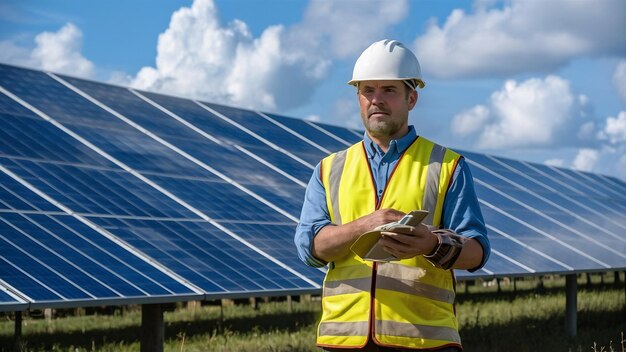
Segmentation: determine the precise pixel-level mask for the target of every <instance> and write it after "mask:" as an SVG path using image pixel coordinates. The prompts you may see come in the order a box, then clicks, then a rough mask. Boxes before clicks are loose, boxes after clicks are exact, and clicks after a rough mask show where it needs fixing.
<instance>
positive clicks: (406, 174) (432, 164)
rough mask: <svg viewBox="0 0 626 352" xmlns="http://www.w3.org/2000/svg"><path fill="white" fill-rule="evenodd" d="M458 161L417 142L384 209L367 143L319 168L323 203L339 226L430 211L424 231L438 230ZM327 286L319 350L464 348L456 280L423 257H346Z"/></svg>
mask: <svg viewBox="0 0 626 352" xmlns="http://www.w3.org/2000/svg"><path fill="white" fill-rule="evenodd" d="M460 157H461V156H460V155H459V154H457V153H455V152H453V151H451V150H449V149H447V148H444V147H441V146H439V145H437V144H434V143H433V142H431V141H429V140H427V139H425V138H422V137H419V138H417V139H416V140H415V141H414V142H413V143H412V144H411V146H410V147H409V148H408V149H407V150H406V151H405V152H404V153H403V155H402V156H401V158H400V160H399V161H398V163H397V165H396V168H395V170H394V171H393V172H392V174H391V176H390V178H389V180H388V181H387V186H386V188H385V191H384V192H383V195H382V197H381V200H380V202H379V201H378V198H377V196H376V186H375V185H374V181H373V177H372V175H371V170H370V166H369V161H368V158H367V154H366V152H365V146H364V144H363V142H360V143H357V144H355V145H353V146H351V147H350V148H348V149H346V150H343V151H341V152H338V153H334V154H332V155H330V156H328V157H326V158H325V159H324V160H322V165H321V177H322V183H323V185H324V188H325V190H326V204H327V207H328V211H329V214H330V217H331V221H332V222H333V223H334V224H337V225H340V224H345V223H348V222H351V221H353V220H356V219H358V218H360V217H362V216H365V215H368V214H370V213H372V212H374V211H375V210H376V209H384V208H393V209H396V210H399V211H402V212H405V213H408V212H409V211H411V210H415V209H425V210H429V212H430V214H429V216H428V217H427V218H426V219H425V220H424V223H425V224H429V225H431V224H434V225H440V224H441V213H442V208H443V201H444V198H445V194H446V192H447V189H448V186H449V183H450V180H451V178H452V174H453V172H454V168H455V167H456V164H457V163H458V160H459V158H460ZM328 267H329V269H328V272H327V274H326V278H325V279H324V290H323V295H322V309H323V312H322V318H321V321H320V324H319V326H318V332H317V344H318V346H323V347H338V348H342V347H343V348H358V347H362V346H365V345H366V344H367V341H368V339H369V338H372V339H373V341H374V342H375V343H376V344H377V345H381V346H389V347H403V348H434V347H443V346H460V345H461V339H460V337H459V334H458V326H457V320H456V315H455V309H454V296H455V279H454V275H453V273H452V271H451V270H443V269H438V268H436V267H435V266H433V265H432V264H431V263H430V262H428V261H427V260H426V259H424V257H423V256H416V257H413V258H409V259H403V260H400V261H394V262H390V263H372V262H369V261H363V260H362V259H361V258H359V257H358V256H357V255H355V254H354V253H352V252H351V251H350V250H347V251H346V252H345V253H344V254H343V255H342V256H341V257H340V258H339V259H337V260H335V261H334V262H331V263H329V265H328Z"/></svg>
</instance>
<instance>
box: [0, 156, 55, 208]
mask: <svg viewBox="0 0 626 352" xmlns="http://www.w3.org/2000/svg"><path fill="white" fill-rule="evenodd" d="M2 164H3V163H2V159H0V165H2ZM0 209H10V210H27V211H31V210H39V211H59V208H57V207H56V206H54V205H52V204H51V203H50V202H48V201H46V200H44V199H43V198H41V197H39V196H35V195H34V194H32V192H31V191H30V190H28V189H27V188H26V187H25V186H23V185H22V184H20V183H19V182H17V181H15V180H14V179H13V178H11V177H9V176H8V175H7V174H5V173H4V172H0Z"/></svg>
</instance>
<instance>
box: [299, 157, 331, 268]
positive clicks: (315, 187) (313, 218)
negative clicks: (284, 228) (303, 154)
mask: <svg viewBox="0 0 626 352" xmlns="http://www.w3.org/2000/svg"><path fill="white" fill-rule="evenodd" d="M330 223H331V222H330V215H329V214H328V209H327V207H326V191H325V189H324V185H323V184H322V181H321V179H320V164H317V166H315V170H314V171H313V175H312V176H311V179H310V180H309V183H308V185H307V187H306V192H305V194H304V203H303V204H302V212H301V214H300V222H299V223H298V226H297V227H296V234H295V236H294V243H295V245H296V248H297V249H298V257H300V260H302V261H303V262H304V263H305V264H307V265H309V266H312V267H316V268H319V267H322V266H324V265H326V263H325V262H323V261H321V260H319V259H317V258H315V257H314V256H313V238H315V235H317V233H318V232H319V231H320V230H321V229H322V228H323V227H324V226H326V225H329V224H330Z"/></svg>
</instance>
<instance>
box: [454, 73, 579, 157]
mask: <svg viewBox="0 0 626 352" xmlns="http://www.w3.org/2000/svg"><path fill="white" fill-rule="evenodd" d="M586 103H587V98H586V97H584V96H576V95H575V94H574V93H573V92H572V91H571V89H570V84H569V82H568V81H567V80H564V79H563V78H560V77H558V76H547V77H546V78H545V79H538V78H533V79H529V80H526V81H524V82H521V83H518V82H516V81H513V80H508V81H506V82H505V83H504V85H503V87H502V89H501V90H499V91H496V92H494V93H493V94H492V95H491V97H490V100H489V103H488V104H487V106H484V105H477V106H475V107H473V108H471V109H468V110H465V111H462V112H461V113H459V114H457V115H456V116H455V117H454V118H453V120H452V131H453V132H455V133H456V134H457V135H460V136H467V135H474V136H475V137H476V141H475V143H476V146H477V147H479V148H486V149H492V148H509V147H548V146H562V145H566V144H568V143H569V144H575V143H576V142H577V140H576V138H572V136H576V134H577V133H580V131H579V130H580V129H581V127H580V126H581V125H583V124H584V123H585V121H584V119H585V116H586ZM585 128H586V127H583V128H582V130H584V129H585ZM587 133H589V132H587Z"/></svg>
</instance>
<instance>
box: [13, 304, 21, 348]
mask: <svg viewBox="0 0 626 352" xmlns="http://www.w3.org/2000/svg"><path fill="white" fill-rule="evenodd" d="M13 344H14V346H15V350H16V351H21V350H22V346H21V345H22V312H21V311H19V312H15V334H14V340H13Z"/></svg>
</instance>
